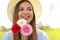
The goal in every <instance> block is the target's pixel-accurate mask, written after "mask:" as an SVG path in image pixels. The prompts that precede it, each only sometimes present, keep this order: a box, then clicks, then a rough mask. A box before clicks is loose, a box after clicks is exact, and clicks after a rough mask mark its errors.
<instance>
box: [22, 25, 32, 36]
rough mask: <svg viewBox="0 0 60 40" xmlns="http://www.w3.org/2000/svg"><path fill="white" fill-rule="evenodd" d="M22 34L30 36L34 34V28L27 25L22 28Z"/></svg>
mask: <svg viewBox="0 0 60 40" xmlns="http://www.w3.org/2000/svg"><path fill="white" fill-rule="evenodd" d="M21 33H22V34H23V35H24V36H29V35H31V33H32V26H31V25H30V24H26V25H24V26H23V27H21Z"/></svg>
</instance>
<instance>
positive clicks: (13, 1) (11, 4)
mask: <svg viewBox="0 0 60 40" xmlns="http://www.w3.org/2000/svg"><path fill="white" fill-rule="evenodd" d="M19 1H20V0H11V1H10V2H9V4H8V9H7V12H8V17H9V19H10V20H11V21H13V12H14V8H15V5H16V3H17V2H19ZM29 1H30V2H31V4H32V5H33V8H34V12H35V17H36V21H37V20H38V17H39V16H40V15H41V11H42V8H41V4H40V2H39V1H38V0H29Z"/></svg>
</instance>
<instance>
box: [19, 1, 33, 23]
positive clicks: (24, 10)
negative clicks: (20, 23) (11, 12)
mask: <svg viewBox="0 0 60 40" xmlns="http://www.w3.org/2000/svg"><path fill="white" fill-rule="evenodd" d="M18 18H19V19H20V18H23V19H25V20H26V21H27V23H30V22H31V21H32V19H33V10H32V6H31V5H30V4H29V3H28V2H23V3H22V4H21V5H20V6H19V11H18Z"/></svg>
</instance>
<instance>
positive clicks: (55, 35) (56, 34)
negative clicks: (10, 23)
mask: <svg viewBox="0 0 60 40" xmlns="http://www.w3.org/2000/svg"><path fill="white" fill-rule="evenodd" d="M38 28H39V29H40V30H43V31H45V32H46V33H47V35H48V37H49V40H60V29H59V28H58V29H52V28H50V27H49V26H48V25H47V26H44V25H42V26H40V27H38ZM9 30H10V29H6V28H5V27H4V26H2V27H1V28H0V40H2V37H3V35H4V34H5V33H6V32H7V31H9Z"/></svg>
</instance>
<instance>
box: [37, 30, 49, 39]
mask: <svg viewBox="0 0 60 40" xmlns="http://www.w3.org/2000/svg"><path fill="white" fill-rule="evenodd" d="M37 38H38V40H48V35H47V34H46V33H45V32H44V31H42V30H40V29H37Z"/></svg>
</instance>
